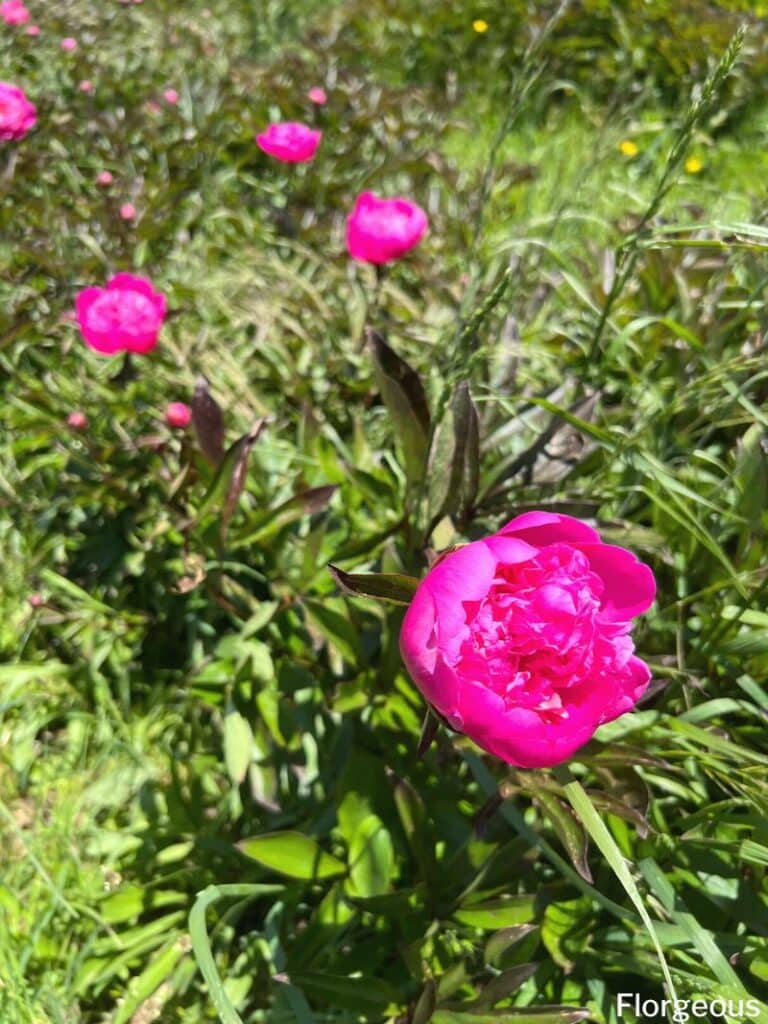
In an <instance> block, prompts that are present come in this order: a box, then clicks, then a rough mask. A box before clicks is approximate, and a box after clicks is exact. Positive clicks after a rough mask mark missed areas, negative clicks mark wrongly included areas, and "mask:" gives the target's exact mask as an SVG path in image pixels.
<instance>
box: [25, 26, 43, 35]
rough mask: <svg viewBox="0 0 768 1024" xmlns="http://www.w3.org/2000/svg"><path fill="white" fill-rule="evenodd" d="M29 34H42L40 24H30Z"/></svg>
mask: <svg viewBox="0 0 768 1024" xmlns="http://www.w3.org/2000/svg"><path fill="white" fill-rule="evenodd" d="M27 35H28V36H39V35H40V26H39V25H30V26H29V27H28V28H27Z"/></svg>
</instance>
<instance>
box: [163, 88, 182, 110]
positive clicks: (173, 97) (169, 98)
mask: <svg viewBox="0 0 768 1024" xmlns="http://www.w3.org/2000/svg"><path fill="white" fill-rule="evenodd" d="M163 99H164V100H165V102H166V103H170V104H171V106H172V107H175V106H176V104H177V103H178V102H179V94H178V92H177V91H176V90H175V89H166V90H165V92H164V93H163Z"/></svg>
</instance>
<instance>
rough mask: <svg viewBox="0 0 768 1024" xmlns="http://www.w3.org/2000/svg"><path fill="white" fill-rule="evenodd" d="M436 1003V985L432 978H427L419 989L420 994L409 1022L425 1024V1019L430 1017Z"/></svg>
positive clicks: (427, 1019)
mask: <svg viewBox="0 0 768 1024" xmlns="http://www.w3.org/2000/svg"><path fill="white" fill-rule="evenodd" d="M436 1003H437V985H436V984H435V982H434V979H433V978H427V980H426V981H425V982H424V988H423V989H422V990H421V995H420V996H419V998H418V999H417V1001H416V1005H415V1006H414V1008H413V1013H412V1014H411V1024H427V1021H429V1020H431V1019H432V1014H433V1013H434V1012H435V1004H436Z"/></svg>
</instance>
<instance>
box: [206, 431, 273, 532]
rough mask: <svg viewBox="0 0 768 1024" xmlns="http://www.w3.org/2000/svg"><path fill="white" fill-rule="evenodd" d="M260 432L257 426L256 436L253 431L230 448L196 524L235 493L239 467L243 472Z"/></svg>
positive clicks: (217, 472)
mask: <svg viewBox="0 0 768 1024" xmlns="http://www.w3.org/2000/svg"><path fill="white" fill-rule="evenodd" d="M260 430H261V426H259V425H258V424H257V431H256V433H255V434H254V432H253V431H250V432H249V433H247V434H243V436H242V437H239V438H238V439H237V441H235V443H234V444H232V445H230V446H229V448H228V449H227V452H226V454H225V455H224V457H223V459H222V460H221V462H220V463H219V466H218V469H217V470H216V472H215V474H214V477H213V480H211V483H210V486H209V487H208V490H207V491H206V493H205V495H204V496H203V500H202V501H201V502H200V506H199V508H198V510H197V514H196V516H195V521H196V522H200V520H201V519H203V518H204V517H205V516H206V515H208V513H209V512H210V511H212V509H213V508H215V506H216V505H218V504H220V503H221V502H222V501H226V500H227V498H228V496H229V495H230V494H232V493H233V482H234V485H235V486H236V481H237V474H238V467H240V470H242V467H243V464H244V463H243V460H244V459H245V458H247V455H248V452H249V451H250V450H251V446H252V445H253V442H254V441H255V440H256V438H257V437H258V435H259V432H260ZM230 515H231V510H230Z"/></svg>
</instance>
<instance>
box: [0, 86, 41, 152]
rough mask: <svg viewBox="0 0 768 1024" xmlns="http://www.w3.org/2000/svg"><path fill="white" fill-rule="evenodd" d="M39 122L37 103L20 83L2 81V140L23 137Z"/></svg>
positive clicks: (0, 122) (0, 118)
mask: <svg viewBox="0 0 768 1024" xmlns="http://www.w3.org/2000/svg"><path fill="white" fill-rule="evenodd" d="M36 124H37V110H36V109H35V105H34V104H33V103H30V102H29V100H28V99H27V96H26V93H25V92H24V90H23V89H20V88H19V87H18V85H12V84H11V83H10V82H0V142H11V141H15V140H16V139H23V138H24V136H25V135H26V134H27V132H28V131H30V130H31V129H32V128H34V127H35V125H36Z"/></svg>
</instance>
